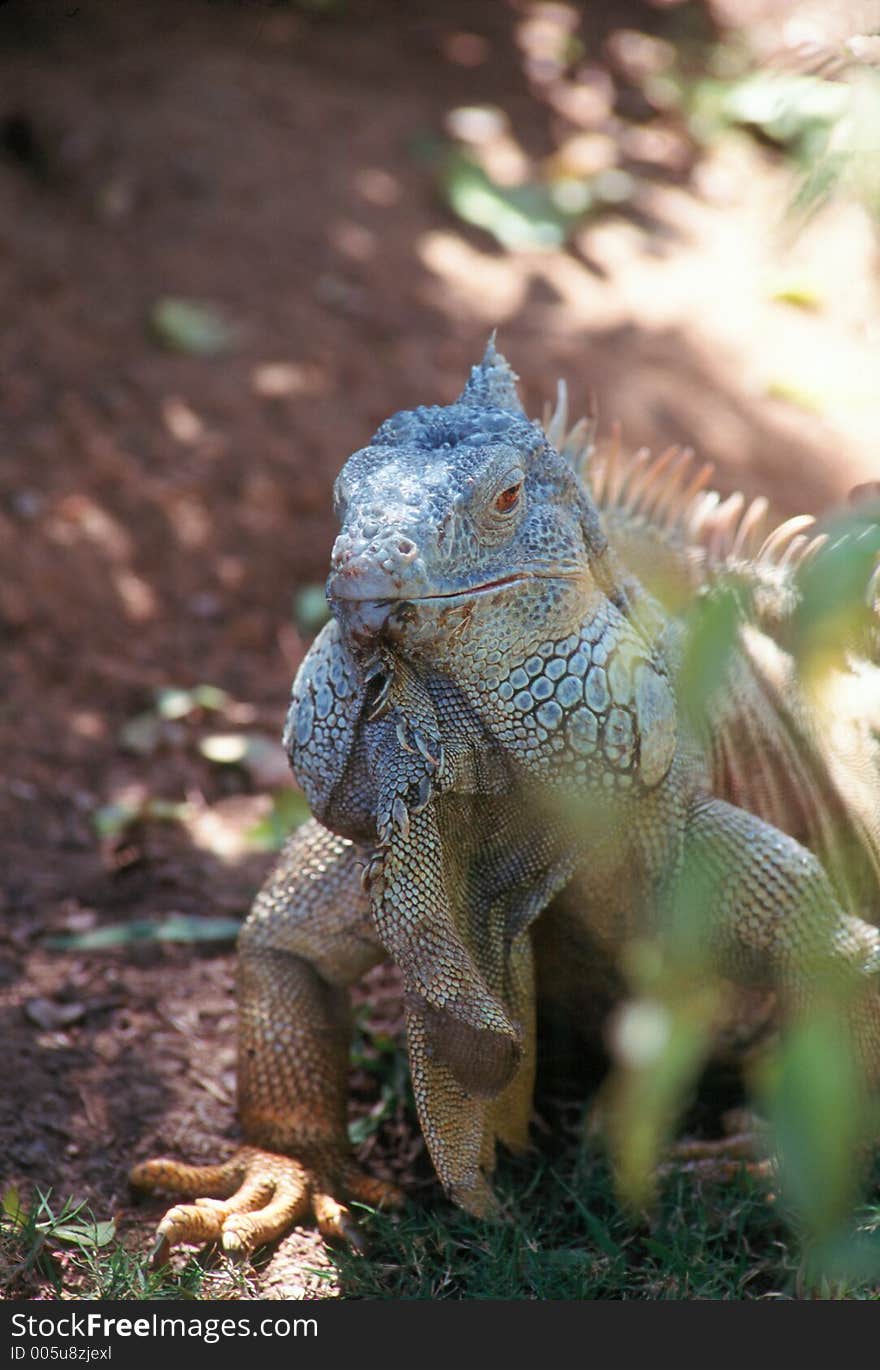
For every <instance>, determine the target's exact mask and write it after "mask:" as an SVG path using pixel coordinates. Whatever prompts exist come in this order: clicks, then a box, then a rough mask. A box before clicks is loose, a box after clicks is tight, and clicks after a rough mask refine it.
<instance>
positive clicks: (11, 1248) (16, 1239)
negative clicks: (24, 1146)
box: [0, 1185, 116, 1290]
mask: <svg viewBox="0 0 880 1370" xmlns="http://www.w3.org/2000/svg"><path fill="white" fill-rule="evenodd" d="M51 1195H52V1191H51V1190H47V1191H43V1190H41V1189H40V1190H37V1200H36V1203H35V1204H34V1205H33V1206H32V1207H31V1208H26V1207H25V1206H24V1204H23V1203H22V1200H21V1196H20V1194H19V1192H18V1190H17V1189H16V1188H15V1186H14V1185H10V1186H9V1187H8V1188H7V1189H6V1190H5V1191H4V1193H3V1195H2V1197H0V1263H2V1273H3V1281H2V1282H3V1284H4V1286H6V1287H8V1288H12V1287H13V1286H14V1285H15V1284H16V1282H20V1281H23V1280H26V1279H27V1278H29V1277H32V1276H38V1277H42V1278H43V1279H47V1280H49V1282H50V1283H51V1284H52V1285H54V1286H55V1288H56V1289H58V1290H60V1287H61V1286H60V1274H59V1270H58V1265H57V1261H56V1258H55V1254H54V1253H55V1248H56V1247H58V1246H59V1245H60V1246H67V1247H71V1248H73V1250H74V1251H77V1252H79V1253H80V1254H83V1253H85V1252H89V1253H91V1252H94V1251H96V1250H98V1249H99V1248H101V1247H105V1246H106V1245H107V1244H108V1243H109V1242H111V1241H112V1240H113V1238H114V1236H115V1234H116V1227H115V1224H114V1223H113V1222H112V1221H109V1222H98V1221H96V1219H95V1218H94V1217H93V1216H92V1214H91V1213H90V1212H89V1210H88V1209H87V1208H86V1205H85V1204H84V1203H78V1202H76V1201H75V1200H73V1199H65V1200H64V1202H63V1204H62V1205H61V1209H60V1211H59V1212H58V1213H55V1212H53V1210H52V1206H51V1203H50V1200H51Z"/></svg>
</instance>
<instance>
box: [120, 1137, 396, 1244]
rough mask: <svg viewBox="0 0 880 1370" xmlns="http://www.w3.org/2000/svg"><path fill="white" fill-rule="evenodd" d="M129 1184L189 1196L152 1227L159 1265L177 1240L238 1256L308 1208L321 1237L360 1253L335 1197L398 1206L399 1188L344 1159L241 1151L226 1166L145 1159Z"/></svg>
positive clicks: (355, 1232)
mask: <svg viewBox="0 0 880 1370" xmlns="http://www.w3.org/2000/svg"><path fill="white" fill-rule="evenodd" d="M130 1179H131V1183H132V1185H133V1186H134V1187H135V1188H136V1189H142V1190H146V1191H148V1192H153V1191H156V1190H174V1189H176V1190H178V1191H180V1192H181V1193H182V1194H184V1195H186V1196H187V1197H189V1198H193V1199H194V1202H192V1203H183V1204H175V1205H174V1207H173V1208H169V1210H168V1212H167V1213H166V1214H165V1216H164V1218H163V1219H162V1221H161V1222H160V1223H159V1226H158V1229H157V1232H156V1242H155V1245H154V1247H153V1253H152V1263H153V1265H163V1264H165V1263H166V1262H167V1260H168V1256H169V1254H170V1251H171V1248H172V1247H173V1246H175V1245H176V1244H177V1243H179V1242H193V1243H199V1244H201V1243H205V1242H215V1241H216V1242H220V1243H221V1245H222V1247H223V1250H224V1251H225V1252H226V1253H227V1254H228V1255H230V1256H233V1257H236V1258H241V1257H244V1256H246V1255H248V1254H249V1253H250V1252H251V1251H253V1250H255V1249H256V1248H257V1247H258V1246H264V1245H265V1244H266V1243H267V1242H272V1241H275V1240H276V1239H277V1238H278V1237H281V1236H282V1235H283V1234H284V1233H285V1232H286V1231H287V1230H288V1229H289V1228H291V1227H293V1226H294V1225H295V1224H296V1223H298V1222H301V1221H302V1220H303V1218H305V1216H306V1214H307V1213H308V1211H309V1209H311V1211H312V1213H313V1214H314V1217H315V1219H316V1221H317V1224H318V1229H319V1231H320V1232H321V1235H322V1236H323V1237H324V1238H325V1239H327V1240H329V1241H342V1242H346V1243H347V1244H348V1245H350V1246H354V1247H355V1248H357V1249H361V1248H362V1246H363V1238H362V1236H361V1233H360V1230H359V1228H358V1225H357V1223H356V1222H355V1220H354V1218H353V1217H352V1215H351V1213H350V1211H349V1209H348V1207H347V1206H346V1204H345V1203H344V1202H343V1201H342V1200H341V1199H339V1198H337V1197H336V1196H337V1194H339V1193H344V1194H345V1195H346V1196H347V1197H348V1198H349V1199H355V1200H357V1201H358V1202H360V1203H365V1204H369V1205H370V1206H371V1207H376V1208H379V1207H392V1208H393V1207H398V1206H399V1205H400V1204H401V1203H402V1202H403V1195H402V1194H401V1192H400V1190H399V1189H397V1188H396V1187H395V1186H394V1185H392V1184H389V1183H388V1182H386V1181H384V1180H377V1179H374V1178H373V1177H372V1176H370V1175H367V1174H365V1172H364V1171H363V1170H361V1169H360V1167H359V1166H358V1165H357V1163H356V1162H355V1161H354V1160H353V1159H352V1158H351V1157H341V1158H339V1159H338V1160H337V1161H336V1164H335V1165H333V1166H332V1167H331V1168H329V1169H328V1168H327V1167H326V1166H323V1165H322V1166H321V1167H320V1169H319V1168H318V1167H315V1166H311V1165H306V1164H304V1163H303V1162H301V1161H298V1160H295V1159H294V1158H293V1157H290V1156H281V1155H279V1154H277V1153H276V1152H271V1151H262V1150H260V1149H259V1148H257V1147H242V1148H241V1149H240V1150H238V1151H236V1152H235V1154H234V1155H233V1156H232V1157H230V1159H229V1160H228V1161H226V1162H225V1164H222V1165H214V1166H210V1165H209V1166H200V1165H185V1164H183V1163H181V1162H178V1161H173V1160H168V1159H166V1158H165V1157H160V1158H159V1159H157V1160H152V1161H144V1162H142V1163H141V1164H140V1165H136V1166H135V1167H134V1169H133V1170H132V1172H131V1175H130ZM196 1196H200V1197H196Z"/></svg>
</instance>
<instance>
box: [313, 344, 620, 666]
mask: <svg viewBox="0 0 880 1370" xmlns="http://www.w3.org/2000/svg"><path fill="white" fill-rule="evenodd" d="M515 382H516V377H515V375H514V373H513V372H512V371H511V369H510V367H509V366H508V364H507V362H506V361H505V359H504V358H503V357H502V356H501V355H500V354H499V353H498V352H497V351H496V350H495V346H494V342H492V341H490V343H489V345H488V347H487V348H486V352H485V355H484V357H483V360H482V362H481V363H480V364H479V365H478V366H475V367H474V368H473V369H472V371H471V375H470V379H469V380H468V382H467V385H466V386H465V388H464V391H463V393H462V394H461V396H460V397H459V399H458V400H456V401H455V403H454V404H451V405H448V406H445V407H440V406H435V407H431V408H419V409H414V410H407V411H404V412H402V413H399V414H395V415H394V416H393V418H390V419H388V420H387V422H386V423H384V424H383V425H382V427H381V428H380V429H379V430H378V432H377V433H376V434H375V436H374V437H373V439H372V441H371V442H370V444H369V445H368V446H367V447H364V448H362V449H361V450H360V451H358V452H355V453H354V455H353V456H351V457H350V458H349V460H348V461H347V462H346V464H345V466H344V467H343V469H342V471H341V473H340V475H339V477H338V479H337V481H336V486H335V500H336V509H337V513H338V516H339V519H340V522H341V525H342V527H341V531H340V534H339V536H338V538H337V539H336V542H335V544H334V547H333V552H332V560H331V574H330V578H329V580H328V583H327V594H328V598H329V600H330V604H331V607H332V609H333V612H334V614H335V615H336V617H337V618H338V619H339V621H340V624H341V625H342V627H343V630H344V631H345V632H346V633H347V635H348V636H349V639H350V640H351V641H352V642H354V643H355V644H361V645H362V646H364V647H366V648H369V647H370V646H372V645H375V643H376V642H377V641H378V640H379V639H385V640H387V641H389V642H391V643H394V644H397V645H398V646H399V647H400V649H402V650H403V651H404V652H411V653H413V654H415V655H417V656H419V655H423V656H426V657H429V658H430V659H431V660H432V661H433V663H434V664H435V665H438V666H440V665H442V661H441V660H440V659H439V657H440V656H442V653H443V652H444V651H445V650H447V649H449V648H450V644H451V643H453V642H455V643H457V642H459V641H460V640H461V639H462V638H463V637H469V636H470V635H472V634H483V633H486V632H490V633H493V634H502V635H503V637H504V638H508V639H509V638H510V636H511V634H513V635H517V634H519V635H521V634H522V633H523V632H525V633H526V634H527V635H528V636H529V637H531V638H533V639H535V640H538V641H540V640H542V639H544V638H548V637H553V636H558V635H559V634H561V633H564V632H568V631H570V623H571V616H572V614H574V613H577V614H578V615H579V617H581V618H582V617H583V614H584V609H585V604H586V602H587V600H586V599H585V594H586V595H587V596H588V595H589V589H590V584H591V582H594V584H595V589H596V593H597V594H602V593H609V592H611V593H613V589H612V588H611V586H610V580H609V569H608V561H607V544H606V540H605V536H604V534H603V532H602V530H601V528H600V525H599V520H598V515H597V513H596V510H595V508H594V506H593V505H592V503H591V501H590V500H589V498H588V496H587V495H586V493H585V492H584V489H583V487H582V486H581V485H580V483H579V482H578V480H577V479H576V477H575V474H574V472H573V470H572V469H571V466H570V465H569V463H568V462H567V461H566V460H565V459H564V458H563V457H561V456H559V454H558V453H557V452H556V451H555V450H554V449H553V447H552V446H551V445H550V443H549V442H548V440H547V438H546V436H545V434H544V432H543V429H542V428H541V426H540V424H537V423H533V422H531V421H530V420H529V419H528V418H527V417H526V414H525V413H524V411H523V409H522V406H521V404H520V402H519V398H518V396H517V392H516V385H515ZM575 606H576V607H575Z"/></svg>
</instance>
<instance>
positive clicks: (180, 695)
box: [156, 685, 229, 719]
mask: <svg viewBox="0 0 880 1370" xmlns="http://www.w3.org/2000/svg"><path fill="white" fill-rule="evenodd" d="M228 703H229V695H228V694H227V693H226V691H225V690H221V689H220V688H219V687H218V686H217V685H196V686H194V687H193V689H191V690H184V689H180V688H178V687H177V686H169V687H167V688H166V689H162V690H159V691H157V694H156V709H157V711H158V713H159V714H160V716H161V717H162V718H167V719H180V718H186V717H187V715H188V714H191V713H194V712H195V710H196V709H210V710H220V709H225V707H226V705H227V704H228Z"/></svg>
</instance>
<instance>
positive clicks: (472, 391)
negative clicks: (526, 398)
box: [458, 332, 525, 415]
mask: <svg viewBox="0 0 880 1370" xmlns="http://www.w3.org/2000/svg"><path fill="white" fill-rule="evenodd" d="M518 380H519V377H518V376H517V374H516V372H515V371H514V370H513V368H512V367H511V366H510V364H509V362H508V361H507V359H506V358H505V357H502V355H501V353H500V352H499V351H498V350H497V348H496V346H495V334H494V332H493V333H492V336H491V337H490V339H489V341H488V343H487V344H486V351H485V352H484V353H483V360H482V361H481V362H480V364H479V366H472V367H471V374H470V376H469V378H468V383H467V385H466V386H465V388H464V390H463V391H462V392H461V394H460V395H459V397H458V403H459V404H472V405H477V406H478V407H480V408H484V409H488V408H490V407H491V408H496V409H509V410H510V412H511V413H512V414H523V415H524V414H525V410H524V409H523V407H522V404H521V403H520V398H519V395H518V394H517V391H516V383H517V381H518Z"/></svg>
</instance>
